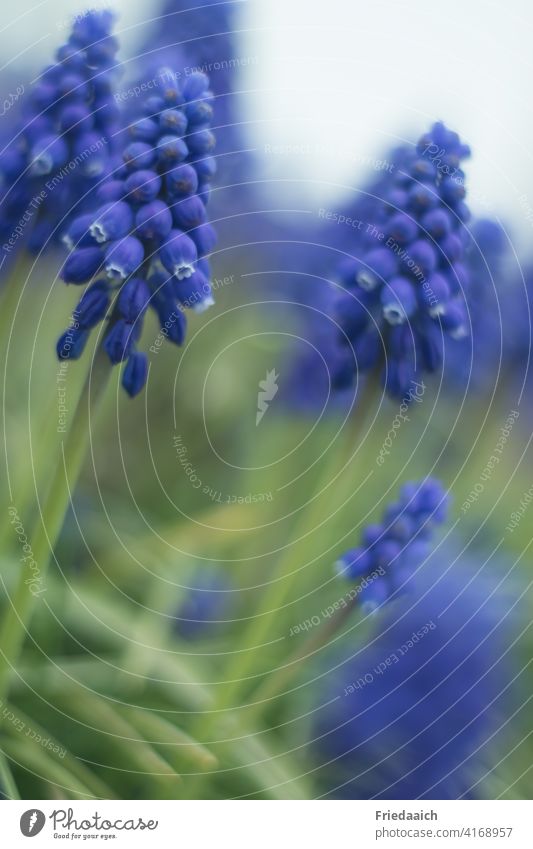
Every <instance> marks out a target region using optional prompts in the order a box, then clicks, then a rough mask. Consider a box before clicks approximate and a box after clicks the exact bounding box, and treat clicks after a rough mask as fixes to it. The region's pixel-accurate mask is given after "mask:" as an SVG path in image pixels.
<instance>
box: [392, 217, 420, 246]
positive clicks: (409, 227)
mask: <svg viewBox="0 0 533 849" xmlns="http://www.w3.org/2000/svg"><path fill="white" fill-rule="evenodd" d="M386 232H387V235H388V236H389V237H390V238H391V239H392V240H393V241H394V242H398V244H399V245H405V244H407V243H408V242H412V241H413V239H414V238H415V237H416V235H417V233H418V225H417V223H416V221H414V220H413V219H412V218H411V217H410V216H409V215H406V214H405V213H403V212H398V213H396V215H393V216H392V217H391V218H390V220H389V221H388V222H387V224H386Z"/></svg>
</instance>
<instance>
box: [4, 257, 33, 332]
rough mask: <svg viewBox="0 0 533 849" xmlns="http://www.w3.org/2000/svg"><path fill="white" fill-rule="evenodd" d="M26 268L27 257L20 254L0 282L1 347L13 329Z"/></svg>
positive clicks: (25, 279) (27, 266) (25, 276)
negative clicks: (0, 290) (1, 287)
mask: <svg viewBox="0 0 533 849" xmlns="http://www.w3.org/2000/svg"><path fill="white" fill-rule="evenodd" d="M28 269H29V264H28V260H27V257H26V255H25V254H21V255H20V256H19V258H18V259H17V261H16V262H15V265H14V266H13V268H12V269H11V272H10V273H9V277H8V278H7V279H6V280H5V281H4V283H3V284H2V286H3V291H2V293H1V294H0V345H2V348H3V347H4V345H5V344H6V342H7V336H9V335H10V334H11V332H12V329H13V322H14V320H15V317H16V314H17V312H18V309H19V304H20V302H21V300H22V296H23V294H24V289H25V286H26V284H27V282H28Z"/></svg>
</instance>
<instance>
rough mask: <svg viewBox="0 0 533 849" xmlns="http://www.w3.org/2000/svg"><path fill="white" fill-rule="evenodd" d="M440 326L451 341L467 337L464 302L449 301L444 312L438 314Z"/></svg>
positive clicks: (466, 317)
mask: <svg viewBox="0 0 533 849" xmlns="http://www.w3.org/2000/svg"><path fill="white" fill-rule="evenodd" d="M438 318H439V319H440V323H441V326H442V327H443V328H444V330H446V331H447V332H448V333H449V334H450V336H451V337H452V339H462V338H463V337H464V336H468V316H467V312H466V307H465V304H464V301H459V300H454V301H449V302H448V304H447V306H446V309H445V311H444V312H443V313H442V315H441V314H439V316H438Z"/></svg>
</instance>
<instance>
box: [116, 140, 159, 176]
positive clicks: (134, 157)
mask: <svg viewBox="0 0 533 849" xmlns="http://www.w3.org/2000/svg"><path fill="white" fill-rule="evenodd" d="M122 159H123V160H124V162H125V164H126V165H127V166H128V168H132V169H133V168H151V166H152V165H153V164H154V162H155V160H156V153H155V150H154V148H153V147H152V145H150V144H147V143H146V142H142V141H135V142H132V143H131V144H129V145H128V146H127V148H126V149H125V150H124V153H123V154H122Z"/></svg>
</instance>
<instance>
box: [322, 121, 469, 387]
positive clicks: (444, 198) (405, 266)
mask: <svg viewBox="0 0 533 849" xmlns="http://www.w3.org/2000/svg"><path fill="white" fill-rule="evenodd" d="M400 152H401V154H402V155H401V157H400V160H399V161H400V164H399V165H398V166H397V167H394V169H393V170H392V171H391V173H389V174H387V175H385V177H384V179H383V180H381V189H380V193H379V196H378V197H373V198H372V199H370V200H369V201H368V202H366V203H365V204H364V207H365V210H366V211H365V215H366V216H367V220H366V221H363V222H362V223H363V225H364V227H363V228H362V233H361V232H359V233H358V235H357V237H356V245H355V251H353V253H352V256H351V257H350V258H348V259H346V260H344V261H343V263H342V265H341V267H340V269H339V272H338V277H339V282H340V283H341V285H342V287H343V288H342V291H341V292H339V294H338V295H337V296H336V298H335V301H336V302H335V305H334V316H335V319H336V320H337V322H338V324H339V327H340V340H339V341H340V345H341V348H343V349H344V350H343V357H342V360H341V361H339V362H337V364H336V366H335V373H334V375H333V379H334V381H335V383H336V385H337V386H339V387H345V386H347V385H350V384H351V383H352V382H353V379H354V376H355V373H356V371H357V370H362V371H365V370H368V369H371V368H373V367H374V366H377V365H379V363H380V361H381V360H382V359H384V369H383V379H384V383H385V386H386V389H387V391H388V392H389V393H390V394H391V395H392V396H394V397H398V398H402V397H404V396H405V395H406V394H407V393H408V390H409V387H410V385H411V383H412V381H414V380H415V379H417V377H419V376H420V375H421V374H422V373H424V372H426V371H428V372H434V371H436V370H437V369H438V368H439V367H440V366H441V363H442V341H443V334H447V335H449V336H451V337H453V338H461V337H462V336H464V335H465V334H466V333H467V332H468V316H467V312H466V308H465V303H464V299H463V288H464V286H465V285H466V282H467V271H466V269H465V266H464V264H463V261H462V260H463V253H464V241H465V232H466V229H465V226H464V225H465V222H466V221H468V219H469V217H470V213H469V210H468V208H467V206H466V204H465V202H464V197H465V194H466V192H465V180H464V172H463V171H462V170H461V168H460V165H461V161H462V160H463V159H464V158H466V157H468V156H469V154H470V151H469V148H468V147H467V146H466V145H465V144H463V143H462V142H461V140H460V138H459V136H458V135H457V134H456V133H454V132H452V131H450V130H448V129H447V128H446V127H445V126H444V124H442V123H436V124H434V125H433V127H432V128H431V130H430V132H429V133H427V134H426V135H424V136H422V138H421V139H420V140H419V142H418V144H417V146H416V148H413V149H411V150H405V149H402V150H401V151H400Z"/></svg>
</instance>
